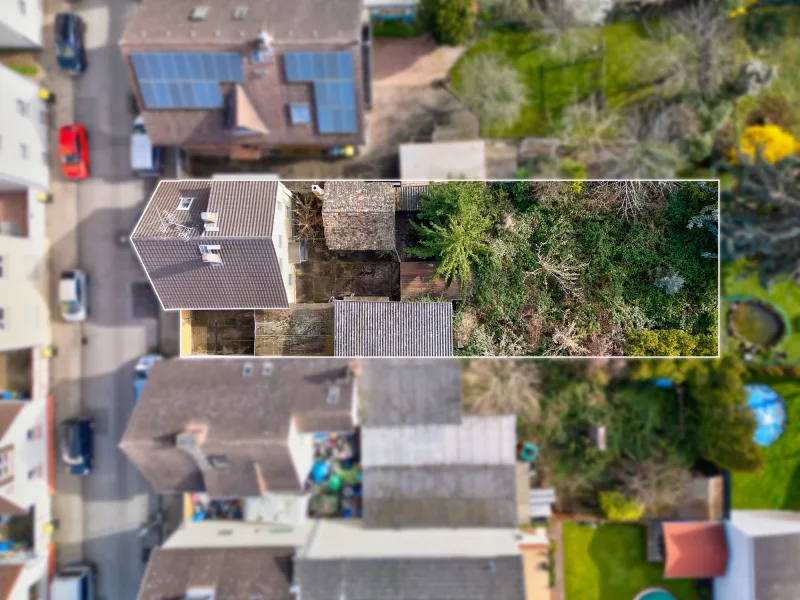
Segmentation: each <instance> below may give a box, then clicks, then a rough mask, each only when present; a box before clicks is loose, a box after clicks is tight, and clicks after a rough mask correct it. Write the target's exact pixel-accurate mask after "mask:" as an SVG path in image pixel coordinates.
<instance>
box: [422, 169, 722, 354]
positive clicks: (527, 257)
mask: <svg viewBox="0 0 800 600" xmlns="http://www.w3.org/2000/svg"><path fill="white" fill-rule="evenodd" d="M422 206H423V210H422V212H421V213H420V214H419V216H418V218H417V222H416V223H415V225H414V226H415V228H416V229H417V232H418V233H419V235H420V240H421V241H420V244H419V245H418V246H417V247H415V248H412V249H410V250H409V253H411V254H415V255H416V256H418V257H420V258H433V259H436V260H438V261H440V267H439V272H438V273H439V275H441V276H442V277H445V278H446V279H448V280H453V279H458V280H459V281H460V282H461V288H462V294H463V296H464V300H463V302H462V303H461V304H460V305H459V306H458V308H457V312H456V317H455V330H456V338H457V342H458V345H459V348H460V350H459V351H460V352H461V353H462V354H465V355H480V356H544V355H549V356H605V355H633V356H714V355H716V354H717V332H718V328H717V323H718V313H717V310H718V261H717V254H716V253H717V237H716V234H717V229H716V220H717V211H718V207H717V188H716V182H706V183H702V182H701V183H696V182H681V183H673V182H555V181H550V182H529V181H519V182H488V183H484V182H453V183H448V184H443V185H435V186H431V187H430V188H429V192H428V194H427V196H425V197H423V199H422Z"/></svg>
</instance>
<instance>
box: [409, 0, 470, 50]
mask: <svg viewBox="0 0 800 600" xmlns="http://www.w3.org/2000/svg"><path fill="white" fill-rule="evenodd" d="M418 18H419V20H420V23H422V25H423V27H425V29H427V30H428V31H430V32H431V33H432V34H433V37H434V39H435V40H436V41H437V42H438V43H439V44H446V45H448V46H458V45H459V44H461V43H463V42H464V41H465V40H466V39H467V38H468V37H469V36H470V35H471V34H472V31H473V28H474V26H475V14H474V13H473V10H472V0H422V1H421V2H420V5H419V11H418Z"/></svg>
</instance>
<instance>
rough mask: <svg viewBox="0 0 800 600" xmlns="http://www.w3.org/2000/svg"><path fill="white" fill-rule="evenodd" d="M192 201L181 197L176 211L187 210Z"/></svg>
mask: <svg viewBox="0 0 800 600" xmlns="http://www.w3.org/2000/svg"><path fill="white" fill-rule="evenodd" d="M192 200H194V198H189V197H188V196H181V200H180V202H178V208H177V209H176V210H189V207H190V206H191V205H192Z"/></svg>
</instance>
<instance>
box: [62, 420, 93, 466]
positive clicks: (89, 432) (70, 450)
mask: <svg viewBox="0 0 800 600" xmlns="http://www.w3.org/2000/svg"><path fill="white" fill-rule="evenodd" d="M61 458H62V459H63V460H64V462H65V463H66V464H67V469H68V471H69V472H70V473H71V474H72V475H88V474H89V473H91V472H92V466H93V464H94V419H92V418H91V417H74V418H72V419H67V420H66V421H64V422H62V423H61Z"/></svg>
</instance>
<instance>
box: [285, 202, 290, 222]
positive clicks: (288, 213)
mask: <svg viewBox="0 0 800 600" xmlns="http://www.w3.org/2000/svg"><path fill="white" fill-rule="evenodd" d="M284 208H285V209H286V218H287V219H288V218H291V216H292V207H291V205H289V204H284Z"/></svg>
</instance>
